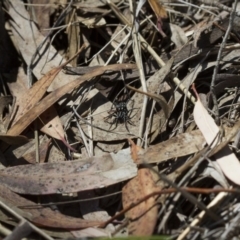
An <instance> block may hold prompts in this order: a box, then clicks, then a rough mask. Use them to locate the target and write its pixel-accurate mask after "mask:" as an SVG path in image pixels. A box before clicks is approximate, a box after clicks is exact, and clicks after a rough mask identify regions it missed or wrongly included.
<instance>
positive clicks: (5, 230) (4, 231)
mask: <svg viewBox="0 0 240 240" xmlns="http://www.w3.org/2000/svg"><path fill="white" fill-rule="evenodd" d="M11 232H12V231H10V230H9V229H8V228H6V227H4V226H3V225H2V224H0V233H1V234H2V235H4V236H8V235H10V234H11Z"/></svg>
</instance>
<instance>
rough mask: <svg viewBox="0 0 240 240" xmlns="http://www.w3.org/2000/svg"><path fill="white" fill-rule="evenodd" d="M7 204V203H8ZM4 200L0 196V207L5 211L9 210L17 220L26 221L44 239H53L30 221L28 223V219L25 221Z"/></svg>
mask: <svg viewBox="0 0 240 240" xmlns="http://www.w3.org/2000/svg"><path fill="white" fill-rule="evenodd" d="M8 205H9V204H8ZM8 205H7V204H6V203H5V202H4V199H2V198H1V197H0V207H2V208H3V209H5V210H6V211H7V212H9V213H10V214H12V215H13V216H14V217H16V218H17V219H18V220H19V221H21V222H22V223H24V222H25V223H28V225H29V226H30V227H31V228H32V230H33V231H35V232H36V233H38V234H39V235H40V236H42V237H43V238H44V239H48V240H54V239H53V238H51V237H50V236H49V235H47V234H46V233H45V232H43V231H42V230H41V229H39V228H37V227H36V226H34V225H33V224H32V223H30V222H29V221H27V220H26V219H25V218H23V217H22V216H21V215H19V214H18V213H17V212H15V211H14V210H13V209H14V207H12V206H11V207H9V206H8Z"/></svg>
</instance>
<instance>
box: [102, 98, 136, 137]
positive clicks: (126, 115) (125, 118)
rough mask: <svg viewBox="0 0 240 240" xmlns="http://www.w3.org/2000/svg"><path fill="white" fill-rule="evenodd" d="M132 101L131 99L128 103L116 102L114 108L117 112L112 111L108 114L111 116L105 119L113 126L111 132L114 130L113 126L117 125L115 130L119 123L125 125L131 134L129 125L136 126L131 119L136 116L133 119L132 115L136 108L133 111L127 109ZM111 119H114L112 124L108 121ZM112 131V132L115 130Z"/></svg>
mask: <svg viewBox="0 0 240 240" xmlns="http://www.w3.org/2000/svg"><path fill="white" fill-rule="evenodd" d="M129 101H130V99H128V100H127V101H124V100H118V101H116V102H115V103H114V104H113V106H114V107H115V110H113V109H111V110H110V111H109V112H108V113H109V115H108V116H107V117H106V118H105V122H107V123H109V124H111V125H110V128H109V130H110V129H111V128H112V125H113V124H115V128H114V129H116V128H117V126H118V124H119V123H125V127H126V129H127V131H128V132H129V129H128V126H127V124H128V123H129V124H131V125H133V126H134V123H133V122H132V121H131V119H132V118H133V117H134V116H135V115H134V116H132V117H131V113H132V111H133V110H134V108H132V109H131V110H128V108H127V104H128V102H129ZM131 101H133V100H131ZM110 118H114V120H113V121H112V122H109V121H108V119H110ZM114 129H112V130H114Z"/></svg>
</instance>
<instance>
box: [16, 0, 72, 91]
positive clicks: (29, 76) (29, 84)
mask: <svg viewBox="0 0 240 240" xmlns="http://www.w3.org/2000/svg"><path fill="white" fill-rule="evenodd" d="M72 3H73V0H71V1H70V2H69V4H68V6H67V7H66V8H65V9H64V11H63V12H62V13H61V15H60V16H59V18H58V20H57V21H56V22H55V23H54V25H53V28H55V27H56V26H58V25H59V24H60V23H61V21H62V20H63V18H64V16H65V14H67V13H68V11H70V10H71V5H72ZM13 7H14V6H13ZM52 32H53V30H51V31H49V33H48V35H47V36H46V37H45V39H44V40H43V42H42V43H41V44H40V45H39V46H38V47H37V49H36V51H35V53H34V54H33V56H32V59H31V61H30V63H29V65H28V67H27V73H28V87H29V88H30V87H31V86H32V67H33V61H34V60H35V58H36V57H37V55H38V53H39V51H40V50H41V48H42V47H43V46H44V44H45V43H46V42H47V40H48V38H49V37H50V36H51V34H52Z"/></svg>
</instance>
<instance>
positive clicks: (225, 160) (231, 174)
mask: <svg viewBox="0 0 240 240" xmlns="http://www.w3.org/2000/svg"><path fill="white" fill-rule="evenodd" d="M193 116H194V120H195V122H196V124H197V126H198V127H199V129H200V131H201V132H202V134H203V136H204V138H205V140H206V142H207V143H208V144H212V142H213V141H214V139H215V138H216V136H217V134H218V132H219V128H218V126H217V125H216V124H215V122H214V120H213V119H212V117H211V116H210V115H209V113H208V112H207V110H206V109H205V108H204V106H203V105H202V103H201V101H200V100H199V98H198V100H197V102H196V104H195V107H194V111H193ZM216 144H217V139H215V141H214V143H213V144H212V147H214V146H216ZM215 157H216V162H217V163H218V164H219V166H220V168H221V170H222V171H223V173H224V174H225V175H226V177H228V178H229V179H230V180H231V181H233V182H234V183H236V184H238V185H239V184H240V175H239V172H240V163H239V160H238V159H237V157H236V156H235V154H234V153H233V152H232V151H231V150H230V148H229V147H228V146H225V147H224V148H223V149H222V150H220V151H219V152H218V153H217V154H215Z"/></svg>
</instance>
